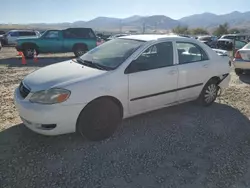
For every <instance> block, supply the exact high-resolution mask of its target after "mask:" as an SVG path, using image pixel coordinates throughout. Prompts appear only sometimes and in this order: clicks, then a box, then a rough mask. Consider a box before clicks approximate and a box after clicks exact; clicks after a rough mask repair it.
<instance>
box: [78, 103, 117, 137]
mask: <svg viewBox="0 0 250 188" xmlns="http://www.w3.org/2000/svg"><path fill="white" fill-rule="evenodd" d="M105 117H106V118H105ZM120 121H121V115H120V109H119V107H118V106H117V105H116V104H115V103H114V102H113V101H111V100H109V99H102V100H96V101H93V102H92V103H90V104H89V105H87V106H86V108H85V109H84V110H83V111H82V112H81V114H80V115H79V118H78V121H77V132H78V133H80V134H81V135H82V136H83V137H86V138H87V139H88V140H91V141H101V140H105V139H107V138H109V137H110V136H112V135H113V133H114V132H115V130H116V129H117V127H118V125H119V123H120ZM98 126H99V127H101V126H103V127H101V129H100V130H99V131H96V130H95V128H97V127H98Z"/></svg>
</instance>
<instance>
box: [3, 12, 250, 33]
mask: <svg viewBox="0 0 250 188" xmlns="http://www.w3.org/2000/svg"><path fill="white" fill-rule="evenodd" d="M225 22H227V23H228V24H229V26H230V27H231V28H239V29H248V28H250V11H249V12H238V11H234V12H231V13H228V14H222V15H217V14H212V13H203V14H195V15H191V16H187V17H184V18H181V19H178V20H175V19H172V18H170V17H167V16H165V15H153V16H138V15H135V16H131V17H128V18H124V19H119V18H111V17H97V18H95V19H93V20H89V21H76V22H73V23H68V22H66V23H54V24H46V23H35V24H28V25H25V26H26V27H28V28H40V29H43V28H46V29H47V28H67V27H91V28H93V29H95V30H103V31H105V30H106V31H115V30H116V31H119V30H121V29H122V30H123V31H125V30H137V31H142V29H143V28H144V29H145V30H151V31H152V30H170V29H172V28H174V27H176V26H188V27H189V28H196V27H202V28H206V29H208V30H211V29H213V28H215V27H217V26H218V25H219V24H223V23H225ZM1 27H3V24H2V25H1Z"/></svg>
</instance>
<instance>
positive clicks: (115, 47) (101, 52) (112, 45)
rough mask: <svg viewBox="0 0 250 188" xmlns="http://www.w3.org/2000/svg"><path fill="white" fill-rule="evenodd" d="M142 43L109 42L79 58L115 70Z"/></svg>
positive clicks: (130, 41) (126, 40)
mask: <svg viewBox="0 0 250 188" xmlns="http://www.w3.org/2000/svg"><path fill="white" fill-rule="evenodd" d="M143 43H145V42H144V41H138V40H130V39H120V38H116V39H113V40H110V41H108V42H106V43H104V44H102V45H100V46H98V47H96V48H94V49H93V50H91V51H89V52H88V53H86V54H84V55H83V56H81V59H82V60H86V59H89V57H91V59H92V60H93V62H94V63H96V64H100V65H101V66H103V67H108V68H109V69H115V68H116V67H118V66H119V65H121V64H122V63H123V62H124V61H125V60H126V59H127V58H128V57H129V56H131V55H132V54H133V53H134V52H135V51H136V50H137V49H138V48H139V47H140V46H141V45H142V44H143Z"/></svg>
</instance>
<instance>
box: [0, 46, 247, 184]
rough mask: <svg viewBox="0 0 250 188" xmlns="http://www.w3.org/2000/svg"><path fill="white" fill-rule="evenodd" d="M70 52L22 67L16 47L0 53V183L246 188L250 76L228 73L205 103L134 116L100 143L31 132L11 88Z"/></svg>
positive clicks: (41, 59) (68, 56)
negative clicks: (214, 99)
mask: <svg viewBox="0 0 250 188" xmlns="http://www.w3.org/2000/svg"><path fill="white" fill-rule="evenodd" d="M71 55H72V54H58V55H56V56H55V55H46V56H42V57H39V62H38V63H34V62H33V61H32V60H30V61H29V62H28V65H27V66H21V60H20V59H19V58H18V57H16V52H15V50H14V49H12V48H4V49H3V50H2V51H1V52H0V93H1V97H0V103H1V105H0V118H1V119H0V187H3V188H5V187H6V188H7V187H11V188H12V187H13V188H17V187H20V188H24V187H29V188H31V187H39V188H42V187H46V188H47V187H90V188H95V187H108V188H110V187H119V188H120V187H121V188H122V187H173V188H176V187H178V188H179V187H180V188H182V187H183V188H189V187H190V188H201V187H209V188H210V187H216V188H219V187H225V188H233V187H237V188H243V187H250V179H249V177H250V121H249V117H250V86H249V84H250V76H249V75H244V76H241V77H240V78H238V77H237V76H236V75H235V74H234V73H233V72H232V81H231V83H230V87H229V88H228V89H227V90H225V91H224V92H223V94H222V96H221V97H220V98H219V99H218V100H217V103H215V104H214V105H212V106H211V107H209V108H203V107H199V106H197V105H194V104H193V103H188V104H183V105H180V106H175V107H170V108H166V109H163V110H158V111H156V112H152V113H148V114H144V115H141V116H137V117H134V118H132V119H128V120H125V121H124V122H123V123H122V126H121V127H120V128H119V130H118V131H117V133H116V134H115V135H114V137H112V138H111V139H109V140H106V141H103V142H99V143H93V142H89V141H86V140H83V139H82V138H80V137H79V136H77V135H75V134H72V135H65V136H58V137H44V136H41V135H37V134H35V133H33V132H31V131H29V130H28V129H27V128H25V127H24V126H23V125H22V124H21V121H20V119H19V117H18V114H17V112H16V110H15V107H14V105H13V90H14V88H15V87H16V86H17V85H18V83H19V81H20V80H21V79H22V78H23V77H24V76H25V75H26V74H28V73H29V72H31V71H33V70H35V69H37V68H40V67H42V66H45V65H48V64H51V63H54V62H58V61H63V60H66V59H69V58H71Z"/></svg>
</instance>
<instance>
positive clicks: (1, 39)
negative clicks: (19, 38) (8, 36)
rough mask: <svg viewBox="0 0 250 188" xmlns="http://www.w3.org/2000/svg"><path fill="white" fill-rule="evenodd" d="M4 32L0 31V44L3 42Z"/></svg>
mask: <svg viewBox="0 0 250 188" xmlns="http://www.w3.org/2000/svg"><path fill="white" fill-rule="evenodd" d="M4 34H5V32H4V31H0V42H1V44H2V45H3V44H4Z"/></svg>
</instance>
